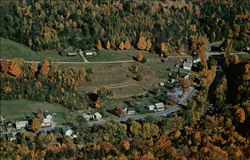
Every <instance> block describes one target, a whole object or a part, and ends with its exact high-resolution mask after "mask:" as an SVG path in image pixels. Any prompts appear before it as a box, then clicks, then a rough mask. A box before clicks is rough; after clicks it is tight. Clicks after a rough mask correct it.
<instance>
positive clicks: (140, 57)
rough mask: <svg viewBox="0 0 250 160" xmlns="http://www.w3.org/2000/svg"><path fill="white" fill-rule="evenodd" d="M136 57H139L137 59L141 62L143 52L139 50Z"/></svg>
mask: <svg viewBox="0 0 250 160" xmlns="http://www.w3.org/2000/svg"><path fill="white" fill-rule="evenodd" d="M136 58H137V61H138V62H141V61H142V59H143V56H142V53H141V52H139V53H138V54H137V56H136Z"/></svg>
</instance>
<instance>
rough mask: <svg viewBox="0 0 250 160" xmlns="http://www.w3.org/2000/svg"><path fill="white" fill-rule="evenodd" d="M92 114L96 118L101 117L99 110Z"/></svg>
mask: <svg viewBox="0 0 250 160" xmlns="http://www.w3.org/2000/svg"><path fill="white" fill-rule="evenodd" d="M94 115H95V118H96V119H97V120H99V119H101V118H102V115H101V114H100V113H99V112H96V113H95V114H94Z"/></svg>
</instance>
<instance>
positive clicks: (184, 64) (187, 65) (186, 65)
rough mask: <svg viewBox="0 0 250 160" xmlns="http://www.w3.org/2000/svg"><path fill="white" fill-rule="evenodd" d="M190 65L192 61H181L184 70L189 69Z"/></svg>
mask: <svg viewBox="0 0 250 160" xmlns="http://www.w3.org/2000/svg"><path fill="white" fill-rule="evenodd" d="M192 65H193V63H192V62H184V63H183V69H186V70H189V71H191V69H192Z"/></svg>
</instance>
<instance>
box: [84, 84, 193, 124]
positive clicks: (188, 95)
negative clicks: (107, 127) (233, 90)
mask: <svg viewBox="0 0 250 160" xmlns="http://www.w3.org/2000/svg"><path fill="white" fill-rule="evenodd" d="M195 92H196V89H195V88H193V87H191V88H190V90H189V92H187V93H186V94H185V95H184V97H183V98H182V99H181V100H180V101H179V103H178V104H177V105H175V106H174V107H172V108H169V109H167V110H164V111H161V112H155V113H149V114H143V115H133V116H127V117H124V118H116V119H106V120H104V119H102V120H99V121H92V122H88V125H90V126H92V125H97V124H102V123H105V122H108V121H115V122H123V121H127V120H128V119H133V120H138V119H144V118H146V117H147V116H153V117H159V116H165V115H168V114H170V113H172V112H176V111H178V110H180V109H181V107H182V105H184V104H185V103H186V102H187V100H188V99H189V98H191V97H192V95H193V94H194V93H195Z"/></svg>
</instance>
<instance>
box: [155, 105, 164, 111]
mask: <svg viewBox="0 0 250 160" xmlns="http://www.w3.org/2000/svg"><path fill="white" fill-rule="evenodd" d="M155 111H157V112H160V111H164V104H163V103H156V104H155Z"/></svg>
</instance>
